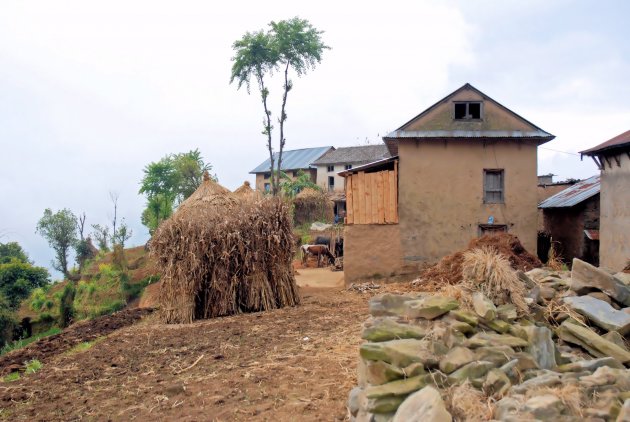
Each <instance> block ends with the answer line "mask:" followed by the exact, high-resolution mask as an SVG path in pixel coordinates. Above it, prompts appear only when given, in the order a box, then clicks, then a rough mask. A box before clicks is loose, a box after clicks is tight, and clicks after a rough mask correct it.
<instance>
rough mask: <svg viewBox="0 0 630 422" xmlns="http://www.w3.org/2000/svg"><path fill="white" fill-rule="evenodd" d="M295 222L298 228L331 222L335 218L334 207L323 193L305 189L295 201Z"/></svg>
mask: <svg viewBox="0 0 630 422" xmlns="http://www.w3.org/2000/svg"><path fill="white" fill-rule="evenodd" d="M293 205H294V211H293V222H294V223H295V225H296V226H300V225H302V224H305V223H312V222H314V221H330V222H332V221H333V220H334V218H335V213H334V206H335V204H334V203H333V201H331V200H330V199H329V198H328V196H327V195H326V194H325V193H324V192H321V191H318V190H315V189H312V188H305V189H303V190H302V191H301V192H300V193H298V194H297V195H296V196H295V199H294V200H293Z"/></svg>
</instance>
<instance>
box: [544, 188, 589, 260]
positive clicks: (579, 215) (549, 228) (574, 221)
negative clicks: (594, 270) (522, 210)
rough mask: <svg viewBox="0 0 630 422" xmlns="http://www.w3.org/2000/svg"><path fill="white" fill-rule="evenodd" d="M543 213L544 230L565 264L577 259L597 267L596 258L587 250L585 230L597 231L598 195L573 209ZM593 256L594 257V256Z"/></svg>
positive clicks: (567, 208)
mask: <svg viewBox="0 0 630 422" xmlns="http://www.w3.org/2000/svg"><path fill="white" fill-rule="evenodd" d="M543 213H544V220H545V224H544V229H545V231H546V232H547V233H549V234H551V237H552V239H553V241H554V242H559V245H557V244H555V245H554V247H555V248H556V252H557V253H558V254H559V255H560V256H561V257H562V260H563V261H564V262H565V263H568V264H570V263H571V261H572V260H573V258H579V259H581V260H584V261H587V262H589V263H590V264H593V265H597V264H598V263H597V256H596V254H593V251H591V250H589V248H588V247H587V246H588V242H592V241H590V240H588V239H587V237H586V235H585V234H584V230H585V229H595V230H598V229H599V195H595V196H593V197H592V198H589V199H587V200H586V201H584V202H582V203H580V204H577V205H575V206H573V207H565V208H549V209H545V210H544V211H543ZM594 255H595V256H594Z"/></svg>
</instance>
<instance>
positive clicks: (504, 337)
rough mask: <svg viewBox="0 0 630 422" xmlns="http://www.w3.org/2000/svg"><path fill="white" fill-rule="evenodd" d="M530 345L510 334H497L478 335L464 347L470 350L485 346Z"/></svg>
mask: <svg viewBox="0 0 630 422" xmlns="http://www.w3.org/2000/svg"><path fill="white" fill-rule="evenodd" d="M528 345H529V343H528V342H527V341H526V340H523V339H522V338H519V337H514V336H511V335H509V334H495V333H477V334H475V335H474V336H472V337H471V338H469V339H468V340H466V341H465V342H464V346H466V347H470V348H477V347H484V346H510V347H527V346H528Z"/></svg>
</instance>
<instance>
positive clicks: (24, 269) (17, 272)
mask: <svg viewBox="0 0 630 422" xmlns="http://www.w3.org/2000/svg"><path fill="white" fill-rule="evenodd" d="M49 277H50V275H49V274H48V271H47V270H46V268H42V267H35V266H33V265H31V264H30V263H29V262H23V261H20V260H19V259H17V258H13V260H11V261H10V262H7V263H4V264H0V294H1V295H2V296H4V297H5V298H6V300H7V302H8V307H9V308H10V309H17V307H18V306H19V305H20V302H21V301H22V300H24V299H25V298H27V297H28V295H29V294H30V293H31V291H32V290H33V289H36V288H37V287H43V286H45V285H47V284H48V278H49Z"/></svg>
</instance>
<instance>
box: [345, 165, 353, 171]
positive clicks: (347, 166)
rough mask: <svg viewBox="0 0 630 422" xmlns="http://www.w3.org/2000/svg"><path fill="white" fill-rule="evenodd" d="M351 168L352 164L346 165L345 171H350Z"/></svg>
mask: <svg viewBox="0 0 630 422" xmlns="http://www.w3.org/2000/svg"><path fill="white" fill-rule="evenodd" d="M351 168H352V164H346V165H345V166H344V169H345V170H350V169H351Z"/></svg>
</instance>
